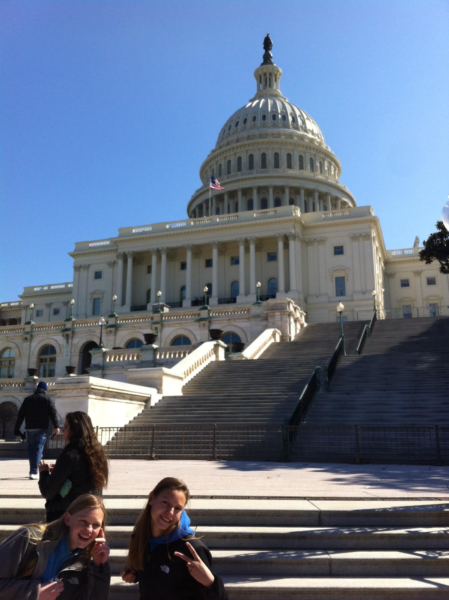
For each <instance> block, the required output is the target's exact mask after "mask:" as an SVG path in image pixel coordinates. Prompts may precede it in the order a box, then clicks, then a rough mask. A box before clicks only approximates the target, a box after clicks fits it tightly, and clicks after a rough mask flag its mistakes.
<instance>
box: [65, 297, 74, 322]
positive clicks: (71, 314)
mask: <svg viewBox="0 0 449 600" xmlns="http://www.w3.org/2000/svg"><path fill="white" fill-rule="evenodd" d="M74 304H75V300H74V299H73V298H72V299H71V300H70V302H69V316H68V317H67V319H66V321H74V320H75V319H74V318H73V305H74Z"/></svg>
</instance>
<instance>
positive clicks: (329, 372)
mask: <svg viewBox="0 0 449 600" xmlns="http://www.w3.org/2000/svg"><path fill="white" fill-rule="evenodd" d="M343 348H344V339H343V338H342V337H341V338H340V339H339V340H338V344H337V345H336V346H335V350H334V352H333V354H332V356H331V357H330V359H329V362H328V363H327V367H326V370H325V377H326V386H327V388H328V389H329V384H330V381H331V379H332V377H333V376H334V373H335V369H336V368H337V364H338V361H339V359H340V356H341V354H342V352H343Z"/></svg>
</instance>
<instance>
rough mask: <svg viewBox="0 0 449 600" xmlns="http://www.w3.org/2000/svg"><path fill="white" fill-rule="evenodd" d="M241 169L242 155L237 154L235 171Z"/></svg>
mask: <svg viewBox="0 0 449 600" xmlns="http://www.w3.org/2000/svg"><path fill="white" fill-rule="evenodd" d="M241 170H242V157H241V156H239V157H238V158H237V171H241Z"/></svg>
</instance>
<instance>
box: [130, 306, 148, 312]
mask: <svg viewBox="0 0 449 600" xmlns="http://www.w3.org/2000/svg"><path fill="white" fill-rule="evenodd" d="M130 310H131V312H138V311H141V310H148V308H147V305H146V304H133V305H132V306H131V309H130Z"/></svg>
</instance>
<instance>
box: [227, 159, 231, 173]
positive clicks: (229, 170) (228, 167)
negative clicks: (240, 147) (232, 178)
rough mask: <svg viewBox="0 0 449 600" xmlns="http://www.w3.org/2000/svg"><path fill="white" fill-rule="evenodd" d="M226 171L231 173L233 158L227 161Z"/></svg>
mask: <svg viewBox="0 0 449 600" xmlns="http://www.w3.org/2000/svg"><path fill="white" fill-rule="evenodd" d="M226 173H227V174H228V175H230V174H231V160H230V159H229V160H228V162H227V163H226Z"/></svg>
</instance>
